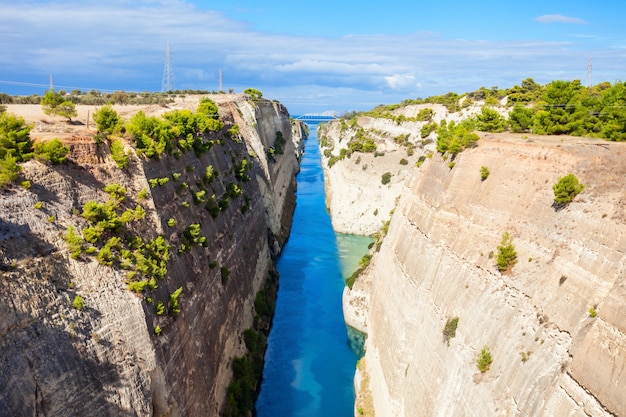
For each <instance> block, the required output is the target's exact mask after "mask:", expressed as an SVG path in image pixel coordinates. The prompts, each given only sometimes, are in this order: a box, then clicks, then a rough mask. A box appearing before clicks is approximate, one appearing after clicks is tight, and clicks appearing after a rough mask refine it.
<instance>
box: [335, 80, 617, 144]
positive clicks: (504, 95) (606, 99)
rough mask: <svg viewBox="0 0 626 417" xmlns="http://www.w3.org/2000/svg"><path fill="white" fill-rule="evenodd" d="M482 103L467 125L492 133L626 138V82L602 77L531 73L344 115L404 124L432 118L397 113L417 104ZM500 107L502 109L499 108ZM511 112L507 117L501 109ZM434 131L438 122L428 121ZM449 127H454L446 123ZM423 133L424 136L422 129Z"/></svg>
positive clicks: (454, 108) (452, 108) (452, 106)
mask: <svg viewBox="0 0 626 417" xmlns="http://www.w3.org/2000/svg"><path fill="white" fill-rule="evenodd" d="M477 102H482V103H483V108H482V112H481V114H480V115H478V117H476V118H474V119H473V120H472V121H473V122H474V123H473V124H471V125H467V126H466V127H467V128H468V129H470V130H471V129H476V130H482V131H490V132H502V131H504V130H507V129H508V130H510V131H512V132H517V133H522V132H530V133H534V134H541V135H573V136H589V137H596V138H603V139H606V140H610V141H624V140H626V83H625V82H616V83H614V84H611V83H609V82H602V83H599V84H597V85H595V86H592V87H585V86H583V85H582V84H581V82H580V80H573V81H562V80H557V81H552V82H550V83H547V84H545V85H540V84H538V83H536V82H535V81H534V80H533V79H532V78H527V79H525V80H524V81H522V82H521V85H516V86H514V87H512V88H508V89H499V88H498V87H491V88H486V87H481V88H479V89H478V90H476V91H474V92H470V93H465V94H457V93H453V92H450V93H447V94H444V95H439V96H431V97H427V98H425V99H422V98H417V99H409V100H405V101H403V102H401V103H400V104H392V105H381V106H377V107H376V108H374V109H373V110H371V111H368V112H361V113H356V112H352V113H348V114H346V115H344V116H343V118H344V119H352V118H354V117H356V116H371V117H382V118H389V119H393V120H394V121H396V123H398V124H400V123H402V122H405V121H430V118H429V117H428V114H423V112H420V114H418V115H417V116H416V117H414V118H409V117H406V116H404V115H397V114H394V113H392V112H393V111H394V110H397V109H400V108H402V107H405V106H408V105H412V104H427V103H432V104H442V105H444V106H446V108H447V109H448V111H449V112H450V113H455V112H458V111H461V110H463V109H465V108H469V107H470V106H472V105H475V104H477ZM498 110H500V111H498ZM503 113H505V114H508V119H507V118H506V117H505V116H503V115H502V114H503ZM427 126H428V128H429V129H423V130H426V132H423V133H426V134H428V133H430V132H431V131H433V130H435V129H437V127H438V126H436V125H434V126H433V125H429V124H427V125H425V126H424V127H425V128H426V127H427ZM447 127H448V129H449V128H450V126H447ZM422 136H425V135H423V134H422Z"/></svg>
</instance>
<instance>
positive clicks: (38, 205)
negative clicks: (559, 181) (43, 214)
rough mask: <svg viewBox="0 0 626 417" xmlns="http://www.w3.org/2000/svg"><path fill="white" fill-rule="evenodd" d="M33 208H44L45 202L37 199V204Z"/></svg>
mask: <svg viewBox="0 0 626 417" xmlns="http://www.w3.org/2000/svg"><path fill="white" fill-rule="evenodd" d="M33 208H34V209H35V210H41V209H42V208H43V203H42V202H41V201H37V202H35V204H34V205H33Z"/></svg>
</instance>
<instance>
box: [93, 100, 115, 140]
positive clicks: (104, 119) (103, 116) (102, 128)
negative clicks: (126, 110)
mask: <svg viewBox="0 0 626 417" xmlns="http://www.w3.org/2000/svg"><path fill="white" fill-rule="evenodd" d="M91 117H92V119H93V121H94V122H95V123H96V129H97V130H98V133H100V134H102V135H104V136H105V137H108V136H110V135H112V134H113V133H118V132H119V131H120V129H121V128H122V118H121V117H120V116H119V114H117V112H116V111H115V110H114V109H113V106H112V105H111V103H107V104H106V105H104V106H103V107H101V108H99V109H98V110H96V111H95V112H94V114H93V115H92V116H91Z"/></svg>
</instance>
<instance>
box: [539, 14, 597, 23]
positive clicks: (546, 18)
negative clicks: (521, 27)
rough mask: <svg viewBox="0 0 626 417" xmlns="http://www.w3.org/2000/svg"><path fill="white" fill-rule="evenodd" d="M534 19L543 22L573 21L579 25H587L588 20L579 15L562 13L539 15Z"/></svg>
mask: <svg viewBox="0 0 626 417" xmlns="http://www.w3.org/2000/svg"><path fill="white" fill-rule="evenodd" d="M534 20H536V21H537V22H541V23H573V24H577V25H586V24H587V22H586V21H585V20H583V19H579V18H577V17H570V16H563V15H561V14H544V15H543V16H538V17H536V18H535V19H534Z"/></svg>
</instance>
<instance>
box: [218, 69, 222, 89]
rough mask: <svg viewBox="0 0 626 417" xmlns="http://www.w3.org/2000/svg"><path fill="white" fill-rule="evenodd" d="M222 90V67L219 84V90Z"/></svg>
mask: <svg viewBox="0 0 626 417" xmlns="http://www.w3.org/2000/svg"><path fill="white" fill-rule="evenodd" d="M221 91H222V69H221V68H220V84H219V88H218V89H217V92H218V93H219V92H221Z"/></svg>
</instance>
